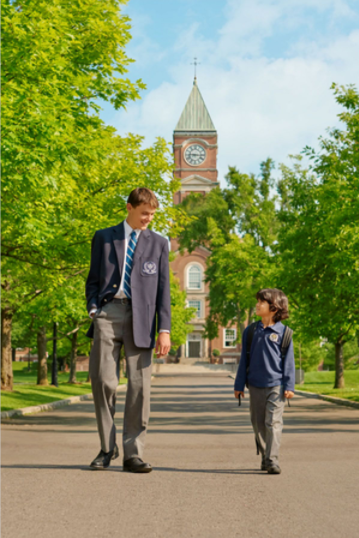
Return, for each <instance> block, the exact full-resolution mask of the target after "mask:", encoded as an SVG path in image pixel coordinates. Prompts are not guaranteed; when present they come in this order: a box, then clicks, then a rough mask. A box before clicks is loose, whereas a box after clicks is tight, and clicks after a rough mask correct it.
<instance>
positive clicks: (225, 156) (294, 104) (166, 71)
mask: <svg viewBox="0 0 359 538" xmlns="http://www.w3.org/2000/svg"><path fill="white" fill-rule="evenodd" d="M124 11H125V12H126V13H127V14H128V15H129V16H130V18H131V19H132V36H133V39H132V41H131V42H130V44H129V46H128V48H127V52H128V55H129V56H130V57H131V58H133V59H134V60H136V62H135V64H132V66H131V67H130V71H129V76H130V78H131V79H132V80H136V79H138V78H141V79H142V80H143V81H144V82H145V83H146V84H147V90H145V91H143V92H142V99H141V101H137V102H135V103H131V104H129V106H128V107H127V110H126V111H124V110H121V111H118V112H116V111H115V110H113V109H112V108H111V107H110V106H108V105H106V106H105V107H104V110H103V112H102V117H103V119H104V120H105V121H106V122H107V123H109V124H111V125H114V126H115V127H116V128H117V130H118V131H119V133H120V134H126V133H127V132H133V133H137V134H140V135H143V136H144V137H145V144H146V145H149V144H151V143H152V142H153V140H154V139H155V138H156V137H157V136H162V137H164V138H165V139H166V140H168V141H169V142H171V141H172V133H173V129H174V127H175V125H176V123H177V121H178V119H179V116H180V114H181V112H182V109H183V107H184V105H185V103H186V100H187V97H188V95H189V93H190V91H191V87H192V82H193V66H192V65H191V62H193V57H195V56H196V57H197V58H198V61H199V62H200V64H199V66H198V73H197V78H198V85H199V88H200V90H201V93H202V95H203V97H204V100H205V102H206V105H207V108H208V110H209V113H210V115H211V117H212V119H213V122H214V124H215V126H216V128H217V131H218V136H219V155H218V168H219V176H220V179H221V181H222V184H224V181H223V178H224V175H225V174H226V171H227V169H228V165H231V166H237V167H238V168H239V169H240V170H242V171H244V172H255V173H257V172H258V171H259V163H260V162H261V161H262V160H263V159H265V158H266V157H268V156H270V157H272V158H273V159H274V160H275V162H276V163H279V162H285V163H288V162H289V161H288V154H296V153H299V152H300V151H301V150H302V148H303V147H304V146H305V145H306V144H310V145H314V146H316V145H317V139H318V136H320V135H323V134H325V130H326V128H327V127H329V126H334V125H336V124H337V118H336V114H337V113H338V112H339V108H338V107H337V105H336V103H335V101H334V99H333V95H332V93H331V91H330V89H329V88H330V85H331V83H332V82H337V83H339V84H349V83H353V84H356V85H357V87H359V62H358V57H359V0H206V1H205V0H176V1H172V2H170V1H168V0H130V1H129V2H128V4H127V6H126V7H125V8H124Z"/></svg>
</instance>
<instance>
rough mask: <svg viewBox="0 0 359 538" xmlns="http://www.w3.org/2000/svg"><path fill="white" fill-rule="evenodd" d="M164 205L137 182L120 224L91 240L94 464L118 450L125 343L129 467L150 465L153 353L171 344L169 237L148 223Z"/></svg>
mask: <svg viewBox="0 0 359 538" xmlns="http://www.w3.org/2000/svg"><path fill="white" fill-rule="evenodd" d="M157 207H158V201H157V198H156V196H155V195H154V193H153V192H152V191H150V190H149V189H146V188H137V189H135V190H133V191H132V192H131V193H130V196H129V198H128V200H127V211H128V215H127V218H126V220H125V221H123V222H121V223H120V224H118V225H117V226H112V227H110V228H106V229H104V230H98V231H97V232H96V233H95V235H94V238H93V240H92V250H91V266H90V272H89V275H88V277H87V282H86V297H87V308H88V312H89V315H90V317H91V318H92V319H93V323H92V325H91V327H90V330H89V332H88V336H90V337H92V335H93V336H94V343H93V346H92V350H91V355H90V377H91V383H92V392H93V396H94V403H95V410H96V418H97V427H98V431H99V434H100V440H101V450H100V453H99V454H98V456H97V457H96V458H95V459H94V460H93V462H92V463H91V468H92V469H106V468H107V467H108V466H109V465H110V462H111V460H112V459H115V458H117V457H118V456H119V450H118V447H117V445H116V427H115V423H114V415H115V403H116V388H117V385H118V375H119V356H120V350H121V347H122V346H124V349H125V356H126V363H127V377H128V385H127V394H126V405H125V414H124V424H123V454H124V458H123V460H124V461H123V469H124V471H129V472H133V473H148V472H150V471H151V470H152V468H151V465H150V464H149V463H146V462H144V461H143V460H142V455H143V450H144V443H145V436H146V430H147V424H148V419H149V413H150V387H151V359H152V349H153V348H154V347H155V334H156V316H157V328H158V332H159V336H158V339H157V343H156V353H157V354H158V355H159V356H161V355H166V354H167V353H168V351H169V349H170V335H169V332H170V325H171V300H170V283H169V261H168V242H167V239H165V238H164V237H161V236H160V235H158V234H156V233H154V232H152V231H151V230H148V229H147V226H148V225H149V223H150V222H151V220H152V219H153V216H154V214H155V211H156V209H157Z"/></svg>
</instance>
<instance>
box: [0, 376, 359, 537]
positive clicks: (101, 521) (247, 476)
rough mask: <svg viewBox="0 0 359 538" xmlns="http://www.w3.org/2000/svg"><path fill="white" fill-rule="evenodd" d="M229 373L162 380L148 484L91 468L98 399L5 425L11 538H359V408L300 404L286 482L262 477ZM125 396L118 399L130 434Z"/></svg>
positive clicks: (156, 395)
mask: <svg viewBox="0 0 359 538" xmlns="http://www.w3.org/2000/svg"><path fill="white" fill-rule="evenodd" d="M232 386H233V380H232V379H230V378H229V377H226V375H225V374H223V375H222V376H221V375H219V376H218V375H213V376H211V375H207V376H206V377H204V376H203V375H202V376H191V377H189V376H187V377H186V376H184V375H180V376H178V377H176V376H172V377H158V378H156V379H155V380H154V382H153V390H152V415H151V423H150V430H149V434H148V437H147V449H146V459H147V460H148V461H150V462H151V463H152V465H153V466H154V468H155V471H154V472H152V473H151V474H149V475H131V474H128V473H122V472H121V461H120V459H118V460H116V462H115V465H113V466H112V467H111V469H110V470H109V471H106V472H94V471H89V470H88V469H87V463H89V462H90V461H91V459H92V458H93V457H94V456H95V455H96V453H97V451H98V438H97V433H96V424H95V419H94V409H93V404H92V402H91V401H88V402H83V403H81V404H78V405H73V406H69V407H67V408H63V409H59V410H57V411H53V412H48V413H42V414H37V415H34V416H31V417H27V418H21V419H13V420H8V421H6V423H4V424H3V427H2V463H3V470H2V518H3V524H2V525H3V526H2V537H3V538H22V537H26V538H35V537H36V538H42V537H47V538H49V537H50V538H64V537H66V538H72V537H78V538H82V537H84V538H85V537H86V538H107V537H111V538H113V537H120V538H122V537H124V538H138V537H139V536H145V537H146V538H155V537H156V538H177V537H181V538H192V537H193V538H202V537H203V538H204V537H206V538H222V537H226V538H227V537H228V538H230V537H241V538H256V537H261V538H272V537H273V538H297V537H301V538H312V537H313V538H322V537H323V538H332V537H333V538H342V537H343V538H344V537H345V538H356V537H357V536H358V529H359V510H358V480H359V450H358V447H359V443H358V441H359V436H358V433H359V410H356V409H350V408H349V409H347V408H344V407H340V406H335V405H333V404H329V403H326V402H323V401H320V400H314V399H309V398H302V397H296V398H295V399H294V400H293V404H292V407H291V408H288V407H286V411H285V431H284V436H283V443H282V450H281V466H282V469H283V472H282V474H281V475H279V476H270V475H268V474H267V473H263V472H261V471H259V470H258V467H259V463H260V462H259V457H257V456H256V453H255V447H254V441H253V434H252V431H251V427H250V422H249V414H248V403H247V402H246V403H244V405H243V406H242V407H241V408H240V409H239V408H238V407H237V406H236V403H235V401H234V399H232ZM123 403H124V393H120V394H119V402H118V415H117V416H118V418H117V424H118V430H119V431H120V430H121V424H122V410H123Z"/></svg>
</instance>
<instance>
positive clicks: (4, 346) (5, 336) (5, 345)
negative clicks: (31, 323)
mask: <svg viewBox="0 0 359 538" xmlns="http://www.w3.org/2000/svg"><path fill="white" fill-rule="evenodd" d="M11 325H12V311H11V310H10V309H8V308H2V309H1V390H12V383H13V373H12V353H11Z"/></svg>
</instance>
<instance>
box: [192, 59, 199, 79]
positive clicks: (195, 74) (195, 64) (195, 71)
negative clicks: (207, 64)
mask: <svg viewBox="0 0 359 538" xmlns="http://www.w3.org/2000/svg"><path fill="white" fill-rule="evenodd" d="M200 63H201V62H197V58H193V62H192V63H191V65H194V80H197V65H200Z"/></svg>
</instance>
